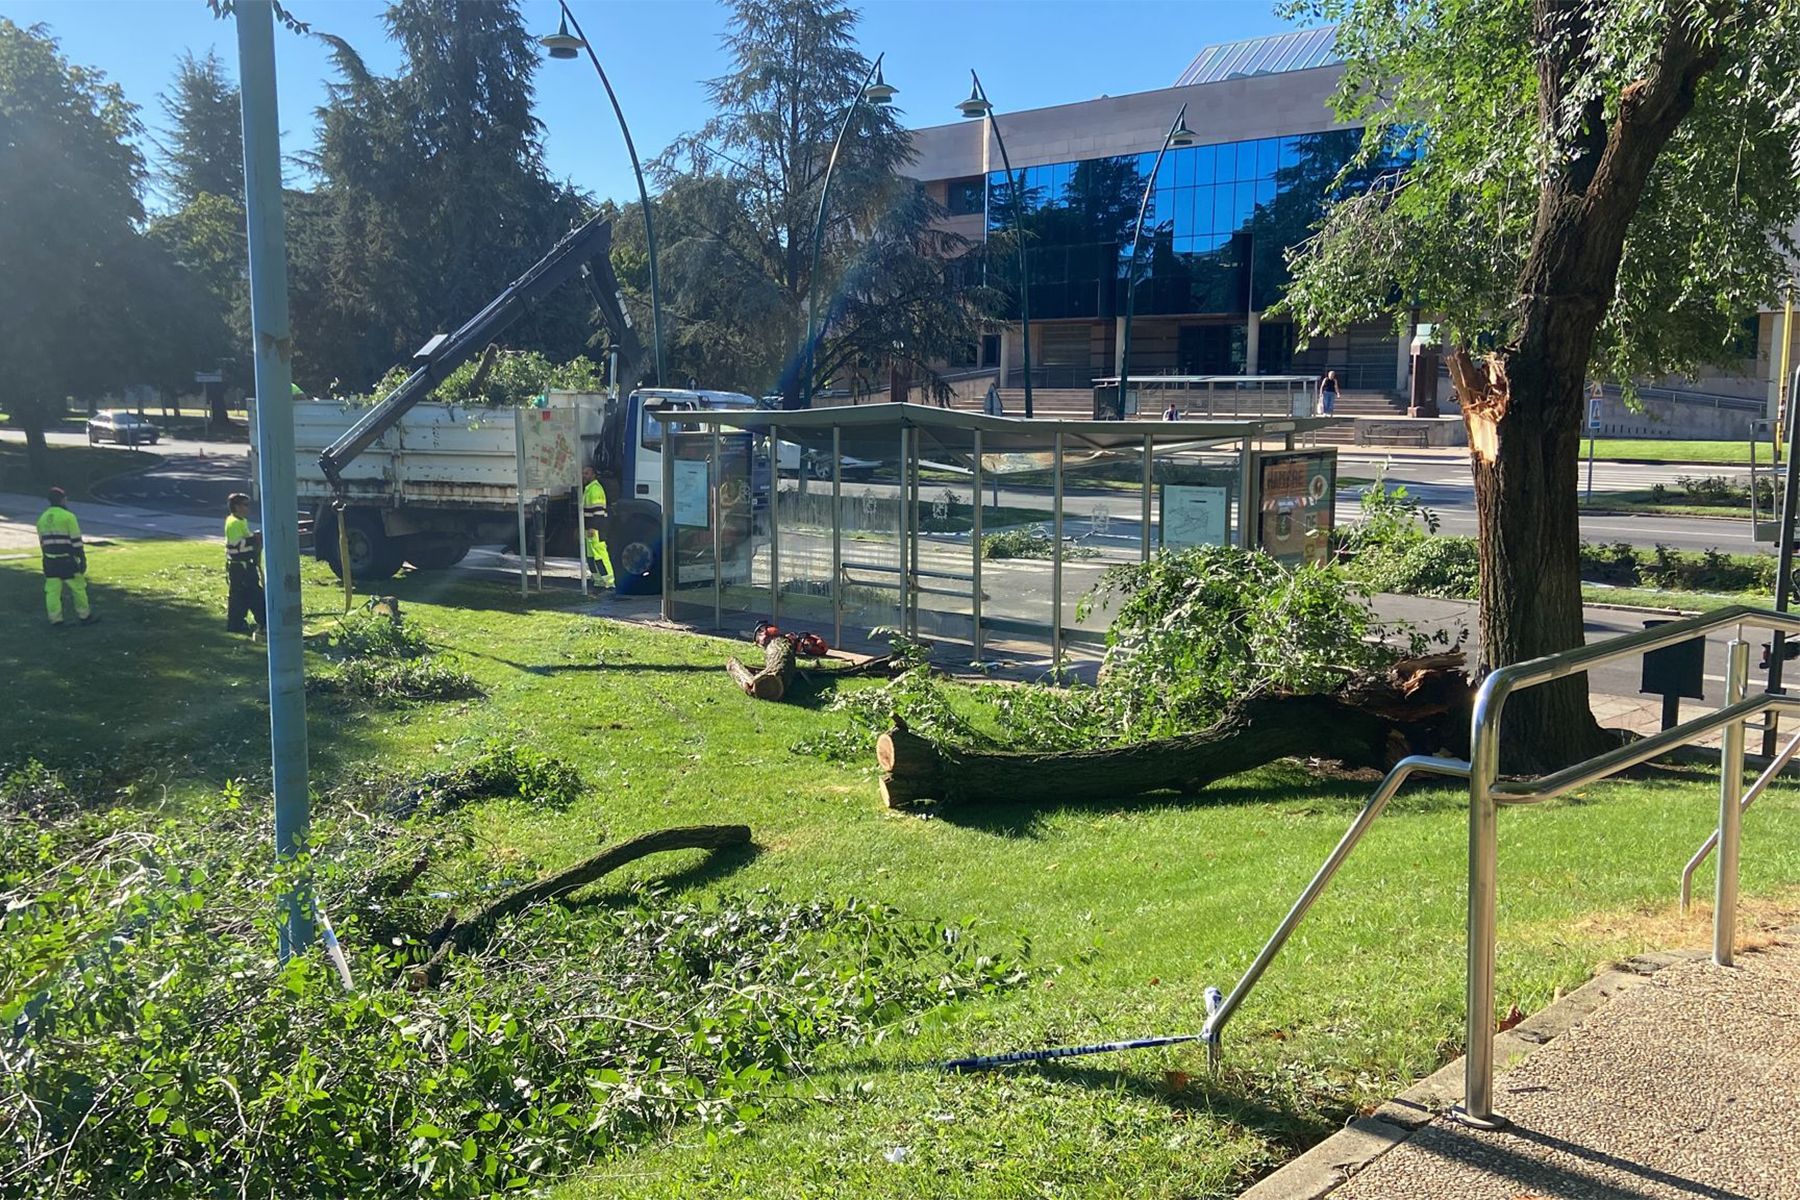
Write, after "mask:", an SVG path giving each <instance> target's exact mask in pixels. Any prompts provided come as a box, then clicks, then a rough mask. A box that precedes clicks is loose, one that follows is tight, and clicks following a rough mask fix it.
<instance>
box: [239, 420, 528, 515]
mask: <svg viewBox="0 0 1800 1200" xmlns="http://www.w3.org/2000/svg"><path fill="white" fill-rule="evenodd" d="M362 411H363V410H361V409H357V408H352V407H350V406H348V405H344V404H339V403H337V402H335V401H330V400H297V401H295V403H294V472H295V485H296V490H297V492H298V496H299V499H300V500H301V502H302V503H303V504H305V503H308V502H312V501H319V500H326V499H329V498H330V497H331V494H332V493H331V486H330V484H329V483H327V481H326V479H325V475H324V473H323V472H322V471H321V470H320V469H319V462H318V459H319V453H320V452H321V451H322V450H324V449H325V448H326V447H327V446H329V445H331V443H332V442H334V441H336V440H337V438H338V437H339V436H341V435H342V434H343V433H344V431H345V430H347V429H348V428H350V426H351V425H352V424H354V423H355V421H356V419H357V417H358V416H360V415H361V413H362ZM513 419H514V410H513V409H510V408H486V407H481V406H473V407H471V406H468V405H461V404H420V405H418V406H417V407H416V408H414V409H413V410H412V411H411V412H408V413H407V414H406V416H405V417H404V418H402V419H401V421H400V423H399V424H398V425H396V426H395V427H394V428H392V429H390V430H388V431H387V432H386V433H384V434H383V435H382V436H381V437H380V439H378V440H377V441H376V442H375V443H374V444H373V445H371V446H370V447H369V448H368V449H367V450H366V451H364V452H363V453H362V455H361V456H360V457H358V458H357V459H356V461H354V462H353V463H351V464H350V465H349V466H348V467H347V468H346V469H345V471H344V484H345V491H346V494H347V496H348V498H349V499H350V501H351V503H352V504H364V505H370V506H374V507H399V506H404V505H415V504H416V505H431V506H434V507H440V508H462V507H466V508H512V507H514V506H515V505H516V504H517V503H518V461H517V457H516V450H517V442H516V434H515V432H514V429H513ZM255 444H256V443H255V438H254V435H252V439H251V445H252V446H254V445H255Z"/></svg>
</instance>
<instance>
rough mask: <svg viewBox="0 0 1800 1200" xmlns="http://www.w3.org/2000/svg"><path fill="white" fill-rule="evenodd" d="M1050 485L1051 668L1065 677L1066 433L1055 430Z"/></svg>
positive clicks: (1057, 676) (1056, 674)
mask: <svg viewBox="0 0 1800 1200" xmlns="http://www.w3.org/2000/svg"><path fill="white" fill-rule="evenodd" d="M1055 446H1056V462H1055V464H1054V466H1053V469H1052V471H1051V480H1052V482H1051V485H1050V670H1051V671H1052V672H1053V673H1054V675H1055V677H1056V678H1057V679H1061V678H1062V565H1063V555H1062V534H1063V434H1062V430H1060V429H1058V430H1057V431H1056V440H1055Z"/></svg>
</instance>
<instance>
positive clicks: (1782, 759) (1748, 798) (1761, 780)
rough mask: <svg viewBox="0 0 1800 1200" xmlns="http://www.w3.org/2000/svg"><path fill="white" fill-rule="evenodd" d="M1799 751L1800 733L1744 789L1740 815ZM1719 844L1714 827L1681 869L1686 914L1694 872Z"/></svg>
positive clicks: (1739, 808) (1753, 802)
mask: <svg viewBox="0 0 1800 1200" xmlns="http://www.w3.org/2000/svg"><path fill="white" fill-rule="evenodd" d="M1797 753H1800V733H1797V734H1795V735H1794V736H1793V737H1792V738H1791V739H1789V741H1788V744H1787V745H1785V746H1783V747H1782V748H1781V753H1779V754H1777V755H1776V756H1775V757H1774V759H1773V760H1771V761H1770V763H1769V765H1768V766H1767V767H1766V768H1765V769H1764V770H1763V773H1762V774H1761V775H1758V776H1757V777H1756V782H1755V783H1752V784H1751V785H1750V786H1749V787H1747V788H1745V789H1744V798H1743V799H1742V800H1740V801H1738V813H1739V814H1740V815H1741V814H1742V813H1743V812H1744V810H1745V809H1747V808H1749V807H1750V806H1751V805H1752V804H1755V803H1756V798H1757V797H1758V796H1760V795H1762V794H1763V791H1764V790H1765V789H1766V788H1767V787H1768V786H1769V784H1770V783H1772V782H1774V779H1775V777H1776V776H1777V775H1779V774H1781V772H1782V769H1783V768H1784V767H1786V766H1787V765H1788V763H1790V762H1792V761H1793V760H1794V755H1795V754H1797ZM1718 844H1719V831H1718V830H1717V829H1714V830H1713V831H1712V832H1711V833H1709V834H1707V835H1706V840H1705V841H1704V842H1702V843H1700V848H1699V849H1698V850H1696V851H1694V857H1692V858H1690V859H1688V861H1687V866H1685V867H1683V868H1682V869H1681V911H1682V912H1683V913H1684V914H1685V913H1686V912H1687V910H1688V901H1689V900H1691V899H1693V896H1694V872H1695V871H1698V870H1699V869H1700V864H1701V863H1703V862H1705V861H1706V859H1707V856H1708V855H1710V854H1711V853H1712V852H1713V847H1715V846H1717V845H1718Z"/></svg>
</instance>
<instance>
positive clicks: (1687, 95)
mask: <svg viewBox="0 0 1800 1200" xmlns="http://www.w3.org/2000/svg"><path fill="white" fill-rule="evenodd" d="M1667 20H1668V29H1667V31H1666V32H1665V35H1664V38H1663V42H1662V45H1661V47H1660V48H1659V52H1658V54H1657V55H1656V58H1655V59H1654V61H1653V64H1652V66H1651V68H1650V69H1649V71H1648V72H1647V73H1646V74H1645V75H1644V77H1643V78H1641V79H1639V80H1636V81H1634V82H1632V83H1631V84H1629V85H1627V86H1626V87H1625V88H1624V89H1623V91H1622V93H1621V95H1620V98H1619V101H1618V106H1617V111H1616V113H1615V114H1614V115H1613V116H1612V117H1611V118H1610V119H1609V118H1608V116H1607V113H1606V110H1605V108H1604V106H1603V104H1602V102H1601V100H1600V99H1598V98H1597V99H1595V100H1593V101H1592V102H1590V103H1589V104H1588V105H1587V106H1586V108H1585V109H1584V110H1583V111H1582V112H1581V113H1580V115H1579V118H1578V119H1577V120H1576V122H1575V124H1574V126H1573V128H1572V129H1567V130H1564V131H1562V132H1558V130H1559V127H1560V126H1562V125H1563V123H1564V122H1566V121H1567V120H1568V117H1567V116H1566V113H1565V110H1564V94H1565V91H1566V89H1567V87H1568V84H1569V81H1570V80H1571V78H1572V76H1573V73H1574V72H1575V70H1576V66H1577V64H1578V62H1579V61H1580V59H1581V57H1582V55H1584V54H1585V53H1586V52H1587V46H1588V41H1589V38H1590V36H1591V33H1592V16H1591V12H1590V11H1589V9H1588V8H1587V7H1586V5H1585V3H1584V0H1537V4H1536V11H1535V17H1534V38H1533V41H1534V52H1535V54H1536V56H1537V59H1538V63H1539V71H1538V75H1539V114H1538V121H1539V126H1540V129H1541V130H1542V131H1543V132H1544V134H1545V137H1546V139H1547V140H1549V141H1550V142H1551V143H1552V144H1553V145H1555V146H1557V147H1559V150H1558V152H1557V153H1556V155H1555V156H1554V157H1553V160H1552V162H1551V163H1550V164H1549V165H1548V166H1547V167H1546V168H1545V176H1544V180H1543V186H1542V188H1541V191H1540V194H1539V203H1538V211H1537V217H1536V222H1535V226H1534V229H1533V233H1532V241H1531V247H1530V250H1529V253H1528V255H1527V257H1526V261H1525V265H1524V268H1523V270H1522V272H1521V276H1520V279H1519V284H1518V289H1517V291H1518V297H1519V299H1518V307H1517V310H1516V311H1517V325H1516V327H1515V336H1514V338H1513V340H1512V341H1511V342H1510V343H1508V344H1507V345H1506V346H1504V347H1503V348H1502V349H1501V350H1500V351H1499V352H1497V353H1496V354H1493V355H1491V356H1488V357H1486V358H1484V359H1482V360H1480V361H1477V360H1476V359H1474V358H1473V357H1472V356H1471V355H1470V354H1469V352H1468V351H1467V350H1466V349H1458V350H1457V351H1456V352H1455V353H1454V354H1453V355H1452V356H1451V364H1450V369H1451V378H1452V381H1453V382H1454V384H1455V386H1456V392H1457V396H1458V399H1459V400H1460V401H1461V402H1462V408H1463V420H1464V423H1465V425H1466V426H1467V428H1468V433H1469V446H1470V455H1469V460H1470V466H1471V470H1472V472H1473V475H1474V485H1475V510H1476V520H1477V524H1478V528H1479V531H1480V542H1481V549H1480V570H1481V599H1480V623H1481V658H1482V662H1481V665H1482V667H1483V668H1484V669H1485V668H1492V667H1499V666H1505V665H1508V664H1511V663H1516V662H1522V661H1525V660H1527V659H1532V658H1537V657H1539V656H1542V655H1545V654H1553V653H1556V652H1558V651H1562V650H1568V649H1571V648H1573V647H1576V646H1579V645H1581V644H1582V642H1583V634H1582V613H1581V574H1580V544H1581V528H1580V520H1579V516H1580V509H1579V505H1578V480H1579V462H1580V441H1581V429H1580V421H1581V412H1582V401H1583V397H1584V395H1585V391H1586V382H1587V375H1588V370H1589V365H1590V363H1591V361H1592V358H1593V350H1594V344H1595V339H1596V336H1597V334H1598V332H1599V329H1600V326H1601V323H1602V322H1603V321H1604V320H1605V318H1606V314H1607V308H1608V306H1609V305H1610V303H1611V301H1612V297H1613V294H1614V292H1615V290H1616V288H1617V285H1618V276H1619V264H1620V262H1621V260H1622V258H1623V256H1624V250H1625V239H1626V235H1627V233H1628V231H1629V229H1630V226H1631V221H1632V218H1633V217H1634V216H1635V215H1636V213H1637V209H1638V205H1639V203H1640V202H1641V200H1642V198H1643V194H1644V189H1645V186H1646V185H1647V183H1648V181H1649V177H1650V172H1651V170H1652V169H1653V168H1654V166H1655V164H1656V159H1657V156H1658V155H1659V154H1660V153H1661V152H1662V150H1663V148H1664V147H1665V146H1666V145H1667V144H1668V140H1669V138H1670V137H1671V136H1672V135H1673V134H1674V132H1675V129H1676V127H1677V126H1678V125H1679V124H1680V122H1681V121H1682V119H1683V118H1685V117H1686V116H1687V114H1688V113H1689V112H1690V111H1691V110H1692V108H1693V105H1694V98H1695V92H1696V89H1697V87H1698V84H1699V81H1700V79H1701V77H1702V76H1704V75H1705V73H1706V72H1707V71H1708V70H1710V69H1711V67H1712V66H1713V64H1714V63H1715V62H1716V60H1717V50H1716V49H1714V48H1709V47H1708V46H1706V45H1704V44H1702V42H1701V40H1700V30H1699V27H1698V23H1689V22H1688V21H1686V20H1684V19H1681V18H1679V17H1674V16H1671V17H1669V18H1668V19H1667ZM1501 744H1502V747H1503V762H1502V767H1503V769H1505V770H1539V769H1546V768H1552V767H1555V766H1560V765H1562V764H1565V763H1568V762H1571V761H1574V760H1576V759H1579V758H1582V757H1585V756H1587V755H1589V754H1592V753H1594V752H1596V751H1597V750H1599V749H1600V748H1602V747H1604V746H1605V745H1607V744H1608V738H1607V736H1606V735H1605V734H1604V733H1603V732H1602V730H1601V729H1600V727H1599V725H1598V723H1597V722H1595V720H1594V718H1593V715H1592V713H1591V712H1590V711H1589V708H1588V687H1587V680H1586V677H1585V676H1574V677H1571V678H1569V679H1565V680H1561V681H1558V682H1555V683H1550V684H1545V685H1542V686H1540V687H1537V688H1532V689H1530V690H1528V691H1525V692H1522V693H1520V694H1519V695H1518V696H1516V697H1514V698H1512V699H1511V700H1510V701H1509V703H1508V705H1507V708H1506V719H1505V726H1504V732H1503V736H1502V741H1501Z"/></svg>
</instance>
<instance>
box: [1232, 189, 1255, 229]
mask: <svg viewBox="0 0 1800 1200" xmlns="http://www.w3.org/2000/svg"><path fill="white" fill-rule="evenodd" d="M1231 195H1232V210H1231V211H1232V217H1233V221H1232V228H1233V229H1238V228H1241V227H1243V226H1244V225H1247V224H1249V222H1250V214H1251V213H1252V212H1254V211H1255V209H1256V185H1255V184H1254V183H1240V184H1238V185H1237V186H1236V187H1234V188H1233V189H1232V191H1231Z"/></svg>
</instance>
